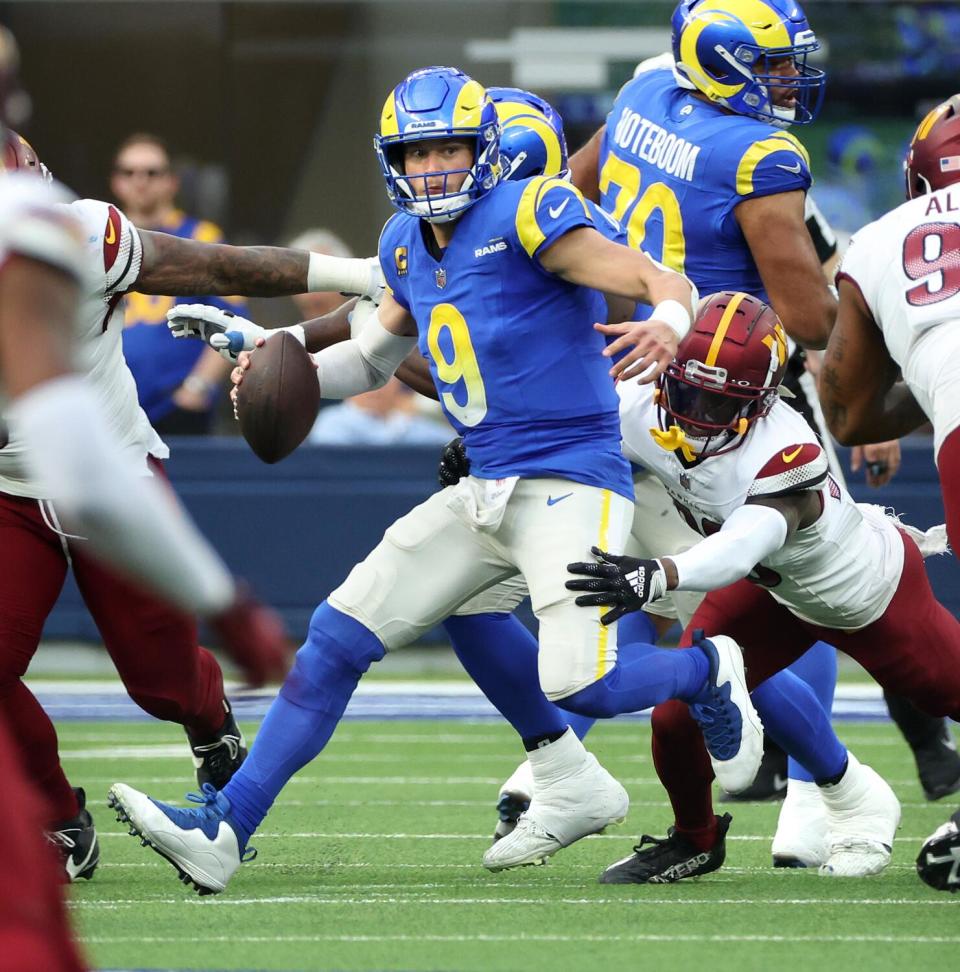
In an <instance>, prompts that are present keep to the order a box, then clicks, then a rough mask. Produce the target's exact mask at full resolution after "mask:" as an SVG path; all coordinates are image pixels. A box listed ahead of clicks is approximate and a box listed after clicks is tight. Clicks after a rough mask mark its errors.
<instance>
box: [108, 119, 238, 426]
mask: <svg viewBox="0 0 960 972" xmlns="http://www.w3.org/2000/svg"><path fill="white" fill-rule="evenodd" d="M179 185H180V182H179V179H178V178H177V176H176V174H175V173H174V171H173V167H172V165H171V161H170V153H169V151H168V149H167V145H166V143H165V142H164V141H163V139H161V138H159V137H157V136H156V135H149V134H145V133H140V134H136V135H131V136H130V137H129V138H127V139H125V140H124V142H123V143H122V144H121V145H120V147H119V148H118V149H117V153H116V156H115V157H114V163H113V174H112V176H111V179H110V188H111V190H112V192H113V194H114V196H115V197H116V199H117V200H118V202H119V203H120V207H121V209H123V210H124V212H125V213H126V214H127V216H129V217H130V219H131V220H132V221H133V223H134V225H136V226H140V227H142V228H143V229H147V230H157V231H160V232H164V233H172V234H173V235H174V236H179V237H182V238H184V239H192V240H200V241H202V242H205V243H218V242H221V241H222V239H223V234H222V233H221V231H220V229H219V228H218V227H217V226H214V224H213V223H208V222H207V221H206V220H202V219H197V218H196V217H193V216H188V215H187V214H186V213H184V212H182V211H181V210H179V209H177V208H176V207H175V206H174V199H175V197H176V195H177V190H178V188H179ZM126 301H127V312H126V329H125V331H124V334H123V353H124V357H125V358H126V359H127V364H128V365H129V366H130V370H131V371H132V372H133V377H134V379H135V380H136V383H137V394H138V395H139V397H140V404H141V405H142V406H143V409H144V411H145V412H146V413H147V417H148V418H149V419H150V421H151V423H152V424H153V426H154V427H155V428H156V430H157V431H158V432H159V433H160V434H161V435H164V434H166V435H181V434H182V435H199V434H203V433H206V432H209V431H210V427H211V424H212V422H213V416H214V406H215V402H216V398H217V395H218V393H219V391H220V389H221V387H222V386H223V383H224V379H225V377H226V374H227V372H228V371H229V369H230V366H229V364H228V363H227V362H226V361H224V360H223V359H222V358H221V357H220V356H219V355H218V354H217V352H216V351H214V350H212V349H211V348H208V347H206V346H205V345H204V344H202V343H201V342H199V341H176V340H174V338H173V337H172V336H171V334H170V332H169V331H168V330H167V318H166V314H167V311H168V310H170V308H171V307H173V305H174V304H175V303H183V304H189V303H197V302H200V303H205V304H214V305H216V306H218V307H223V308H226V309H227V310H232V311H235V312H236V313H238V314H245V313H246V304H245V302H244V301H242V300H239V299H234V298H223V297H179V298H176V299H175V298H173V297H155V296H148V295H145V294H137V293H131V294H128V295H127V297H126Z"/></svg>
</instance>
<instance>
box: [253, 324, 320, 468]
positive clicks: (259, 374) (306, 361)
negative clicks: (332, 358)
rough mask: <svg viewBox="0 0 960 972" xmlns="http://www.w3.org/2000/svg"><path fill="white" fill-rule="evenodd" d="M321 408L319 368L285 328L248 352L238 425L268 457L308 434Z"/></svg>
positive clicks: (274, 457) (275, 456)
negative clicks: (248, 365)
mask: <svg viewBox="0 0 960 972" xmlns="http://www.w3.org/2000/svg"><path fill="white" fill-rule="evenodd" d="M319 408H320V383H319V381H317V370H316V368H314V366H313V362H311V360H310V355H309V354H307V351H306V349H305V348H304V347H303V345H302V344H301V343H300V342H299V341H298V340H297V339H296V338H295V337H293V335H291V334H289V333H288V332H287V331H279V332H277V333H276V334H274V335H272V336H271V337H269V338H267V341H266V343H265V344H264V345H263V347H262V348H257V350H256V351H254V352H253V353H252V354H251V355H250V367H249V368H248V369H247V371H246V372H245V374H244V376H243V382H242V383H241V385H240V388H239V390H238V392H237V418H238V419H239V420H240V431H241V432H242V433H243V437H244V438H245V439H246V440H247V442H248V443H249V444H250V448H251V449H253V451H254V452H255V453H256V454H257V456H259V458H260V459H262V460H263V461H264V462H270V463H273V462H279V461H280V460H281V459H284V458H285V457H286V456H289V455H290V453H291V452H293V450H294V449H296V448H297V446H298V445H300V443H301V442H303V440H304V439H305V438H306V437H307V433H308V432H309V431H310V429H311V427H312V426H313V421H314V419H315V418H316V417H317V410H318V409H319Z"/></svg>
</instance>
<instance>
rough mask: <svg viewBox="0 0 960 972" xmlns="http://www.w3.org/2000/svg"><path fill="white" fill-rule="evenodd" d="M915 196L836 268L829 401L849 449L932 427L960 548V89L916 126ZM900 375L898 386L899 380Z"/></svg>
mask: <svg viewBox="0 0 960 972" xmlns="http://www.w3.org/2000/svg"><path fill="white" fill-rule="evenodd" d="M904 166H905V171H906V181H907V196H908V200H909V201H908V202H906V203H904V204H903V205H902V206H899V207H898V208H897V209H894V210H893V211H892V212H890V213H887V214H886V215H885V216H882V217H881V218H880V219H878V220H876V222H873V223H871V224H870V225H869V226H866V227H864V228H863V229H862V230H860V231H859V232H858V233H857V234H856V235H855V236H854V237H853V239H852V240H851V243H850V248H849V249H848V250H847V253H846V255H845V256H844V259H843V263H842V265H841V267H840V272H839V274H838V284H839V290H840V312H839V316H838V318H837V326H836V329H835V330H834V332H833V335H832V337H831V339H830V343H829V345H828V348H827V351H826V353H825V355H824V361H823V374H822V377H821V398H822V402H823V407H824V413H825V415H826V418H827V422H828V424H829V426H830V430H831V431H832V432H833V434H834V435H835V436H836V437H837V438H838V439H839V440H840V441H841V442H843V443H845V444H851V445H852V444H857V443H860V442H864V441H866V439H868V438H869V437H870V436H872V435H873V434H875V433H877V432H880V431H881V430H882V433H883V435H884V436H885V437H886V438H892V437H894V436H902V435H906V434H907V433H908V432H911V431H913V430H914V429H916V428H918V427H919V426H920V425H922V424H924V423H925V422H927V421H930V422H932V423H933V431H934V456H935V459H936V462H937V468H938V470H939V473H940V482H941V486H942V489H943V500H944V506H945V509H946V516H947V532H948V535H949V537H950V540H951V543H952V545H953V548H954V549H955V550H956V549H960V434H957V428H958V426H960V328H958V323H960V95H954V96H953V97H952V98H950V99H948V100H947V101H945V102H943V104H941V105H939V106H938V107H937V108H935V109H934V110H933V111H931V112H930V114H928V115H927V117H926V118H924V120H923V121H922V122H921V123H920V126H919V128H918V129H917V132H916V134H915V135H914V137H913V141H912V142H911V145H910V149H909V151H908V154H907V158H906V161H905V163H904ZM900 376H902V379H903V380H902V381H898V380H897V379H898V377H900Z"/></svg>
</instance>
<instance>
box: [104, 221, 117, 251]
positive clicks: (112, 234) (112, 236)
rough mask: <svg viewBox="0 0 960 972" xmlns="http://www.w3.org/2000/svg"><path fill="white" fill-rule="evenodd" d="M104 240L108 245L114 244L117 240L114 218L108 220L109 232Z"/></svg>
mask: <svg viewBox="0 0 960 972" xmlns="http://www.w3.org/2000/svg"><path fill="white" fill-rule="evenodd" d="M103 242H104V243H106V244H107V246H113V244H114V243H116V242H117V228H116V226H114V225H113V220H112V219H108V220H107V233H106V236H104V238H103Z"/></svg>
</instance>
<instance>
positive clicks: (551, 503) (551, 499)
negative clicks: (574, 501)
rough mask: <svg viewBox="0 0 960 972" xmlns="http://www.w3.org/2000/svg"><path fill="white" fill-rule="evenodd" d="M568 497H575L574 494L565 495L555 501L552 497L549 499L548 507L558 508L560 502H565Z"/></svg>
mask: <svg viewBox="0 0 960 972" xmlns="http://www.w3.org/2000/svg"><path fill="white" fill-rule="evenodd" d="M568 496H573V493H564V494H563V496H558V497H557V498H556V499H554V498H553V497H552V496H548V497H547V506H556V505H557V503H559V502H560V500H565V499H566V498H567V497H568Z"/></svg>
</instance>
